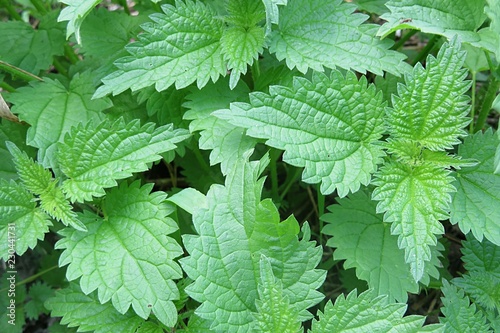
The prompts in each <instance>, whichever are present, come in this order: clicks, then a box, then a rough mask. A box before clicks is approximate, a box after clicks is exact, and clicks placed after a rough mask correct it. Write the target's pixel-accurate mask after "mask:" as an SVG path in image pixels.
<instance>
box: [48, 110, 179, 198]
mask: <svg viewBox="0 0 500 333" xmlns="http://www.w3.org/2000/svg"><path fill="white" fill-rule="evenodd" d="M187 137H189V133H188V131H187V130H184V129H174V128H173V126H172V125H165V126H160V127H158V128H155V125H154V124H153V123H147V124H145V125H144V126H140V124H139V121H138V120H136V121H132V122H129V123H127V124H125V122H124V121H123V119H118V120H117V121H115V122H114V123H112V124H110V123H109V122H106V121H105V122H103V123H101V124H100V125H98V126H97V127H94V126H92V124H91V123H89V124H88V125H87V126H85V127H84V126H83V125H80V126H78V127H75V128H73V129H72V130H71V132H70V133H69V134H68V135H67V136H66V138H65V140H64V143H62V144H60V146H59V151H58V161H59V165H60V168H61V170H62V172H64V174H66V175H67V176H68V177H69V179H67V180H65V181H64V183H63V185H62V187H63V190H64V192H65V193H66V195H67V196H68V197H69V198H70V199H71V201H80V202H83V201H84V200H91V199H92V197H101V196H103V195H104V194H105V192H104V189H105V188H108V187H113V186H115V185H116V180H117V179H123V178H127V177H129V176H131V175H132V173H134V172H141V171H146V170H147V169H148V165H147V164H148V163H151V162H155V161H158V160H160V159H161V155H159V154H160V153H164V152H167V151H170V150H173V149H175V148H176V145H175V143H177V142H180V141H182V140H184V139H186V138H187Z"/></svg>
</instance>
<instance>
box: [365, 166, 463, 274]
mask: <svg viewBox="0 0 500 333" xmlns="http://www.w3.org/2000/svg"><path fill="white" fill-rule="evenodd" d="M449 173H450V172H449V171H447V170H445V169H443V168H440V167H436V166H434V165H432V164H427V163H423V164H420V165H410V164H406V163H400V162H396V161H390V162H388V163H386V164H385V165H384V166H382V167H381V168H380V170H379V172H378V173H377V174H376V179H375V180H374V182H373V183H374V184H375V185H376V186H377V187H376V188H375V189H374V191H373V196H372V198H373V199H374V200H378V201H380V202H379V203H378V204H377V213H383V212H385V214H384V221H386V222H392V226H391V233H392V234H393V235H399V237H398V246H399V248H400V249H404V250H405V261H406V262H407V263H409V264H410V270H411V274H412V275H413V278H414V279H415V281H417V282H418V281H420V280H421V279H422V277H423V276H424V271H425V269H426V267H425V266H426V264H425V262H426V261H429V260H431V258H432V253H431V246H435V245H436V242H437V239H436V236H435V235H440V234H443V233H444V228H443V225H442V224H441V223H440V222H439V220H444V219H447V218H448V209H449V203H450V200H451V198H450V193H452V192H453V191H455V188H454V187H453V186H452V185H451V182H452V181H453V178H452V177H451V176H450V175H449Z"/></svg>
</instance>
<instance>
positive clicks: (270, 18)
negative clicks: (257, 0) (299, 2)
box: [262, 0, 288, 36]
mask: <svg viewBox="0 0 500 333" xmlns="http://www.w3.org/2000/svg"><path fill="white" fill-rule="evenodd" d="M262 2H263V3H264V7H265V9H266V36H268V35H269V34H270V33H271V29H272V25H273V24H278V22H279V14H280V13H279V7H278V6H279V5H281V6H286V5H287V3H288V0H262Z"/></svg>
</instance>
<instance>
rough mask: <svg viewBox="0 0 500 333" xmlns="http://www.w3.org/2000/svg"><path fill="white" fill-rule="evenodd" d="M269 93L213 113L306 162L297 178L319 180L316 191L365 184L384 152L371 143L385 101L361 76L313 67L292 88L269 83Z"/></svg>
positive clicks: (298, 162) (380, 125)
mask: <svg viewBox="0 0 500 333" xmlns="http://www.w3.org/2000/svg"><path fill="white" fill-rule="evenodd" d="M269 91H270V94H265V93H261V92H254V93H252V94H251V95H250V104H247V103H232V104H231V109H230V110H221V111H217V112H215V113H214V114H215V115H216V116H217V117H219V118H221V119H226V120H227V121H229V122H230V123H231V124H233V125H235V126H239V127H244V128H247V134H248V135H249V136H252V137H255V138H264V139H267V141H266V144H267V145H269V146H271V147H275V148H278V149H283V150H285V154H284V155H283V160H284V161H285V162H287V163H289V164H292V165H294V166H298V167H305V169H304V172H303V174H302V180H304V181H305V182H307V183H312V184H314V183H319V182H321V192H322V193H323V194H330V193H332V192H333V191H335V190H337V191H338V193H339V195H340V196H345V195H347V193H348V192H349V191H352V192H355V191H357V190H358V189H359V187H360V185H361V184H364V185H367V184H369V183H370V180H371V174H372V173H373V172H374V171H375V170H376V168H377V164H378V163H380V162H381V157H382V156H383V155H384V153H383V151H382V149H381V148H380V147H379V146H377V145H374V144H373V143H375V142H377V140H378V139H379V138H380V137H381V135H382V132H383V119H382V117H383V113H384V106H385V105H384V104H385V103H384V102H383V100H382V94H378V93H377V92H376V90H375V87H374V86H372V85H370V86H367V83H366V78H364V77H363V78H362V79H360V80H359V81H358V79H357V78H356V76H355V75H354V74H353V73H352V72H348V73H347V74H346V77H344V76H343V75H342V74H341V73H340V72H338V71H332V73H331V76H330V77H327V76H326V75H324V74H321V73H317V72H315V73H314V74H313V76H312V81H309V80H307V79H305V78H299V77H296V78H295V80H294V82H293V86H292V87H284V86H272V87H270V88H269Z"/></svg>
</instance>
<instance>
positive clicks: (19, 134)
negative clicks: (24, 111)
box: [0, 121, 36, 179]
mask: <svg viewBox="0 0 500 333" xmlns="http://www.w3.org/2000/svg"><path fill="white" fill-rule="evenodd" d="M27 130H28V127H27V126H23V125H21V124H17V123H14V122H11V121H4V122H2V123H1V124H0V178H2V179H16V178H18V175H17V171H16V167H15V165H14V161H12V155H11V154H10V152H9V150H8V149H7V146H6V145H5V142H7V141H10V142H13V143H15V144H16V146H18V147H20V148H21V149H22V150H23V151H24V152H26V153H27V154H28V156H30V157H34V156H35V155H36V151H35V149H34V148H33V147H30V146H28V145H26V143H25V141H26V132H27Z"/></svg>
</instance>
